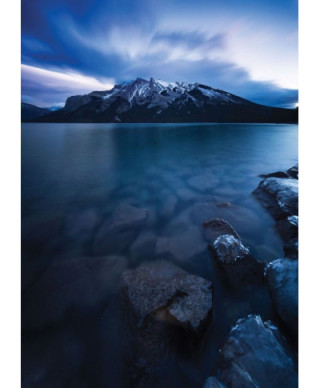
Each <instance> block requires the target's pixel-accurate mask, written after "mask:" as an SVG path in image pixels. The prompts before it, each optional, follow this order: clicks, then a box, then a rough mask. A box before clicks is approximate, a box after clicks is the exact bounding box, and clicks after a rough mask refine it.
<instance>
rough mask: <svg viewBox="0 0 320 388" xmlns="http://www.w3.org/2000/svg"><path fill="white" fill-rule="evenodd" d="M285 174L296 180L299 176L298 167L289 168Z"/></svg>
mask: <svg viewBox="0 0 320 388" xmlns="http://www.w3.org/2000/svg"><path fill="white" fill-rule="evenodd" d="M287 173H288V174H289V175H290V176H291V177H292V178H295V179H298V175H299V168H298V165H297V164H296V165H295V166H293V167H291V168H289V170H287Z"/></svg>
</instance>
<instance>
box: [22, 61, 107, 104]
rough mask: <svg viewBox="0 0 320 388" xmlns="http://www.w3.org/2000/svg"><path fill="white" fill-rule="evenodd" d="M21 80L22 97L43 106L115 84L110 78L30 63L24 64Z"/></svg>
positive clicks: (26, 100)
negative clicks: (102, 78) (103, 78)
mask: <svg viewBox="0 0 320 388" xmlns="http://www.w3.org/2000/svg"><path fill="white" fill-rule="evenodd" d="M21 82H22V99H23V100H24V101H25V102H32V103H38V104H39V105H42V106H45V105H47V106H50V105H56V104H60V103H61V102H62V101H65V99H66V98H67V97H68V96H70V95H73V94H82V93H89V92H92V91H93V90H108V89H111V88H112V87H113V86H114V81H113V80H109V79H105V80H97V79H95V78H93V77H88V76H85V75H83V74H80V73H75V72H72V71H68V70H65V72H60V71H53V70H46V69H41V68H38V67H33V66H28V65H22V68H21Z"/></svg>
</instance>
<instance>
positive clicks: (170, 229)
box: [21, 123, 298, 387]
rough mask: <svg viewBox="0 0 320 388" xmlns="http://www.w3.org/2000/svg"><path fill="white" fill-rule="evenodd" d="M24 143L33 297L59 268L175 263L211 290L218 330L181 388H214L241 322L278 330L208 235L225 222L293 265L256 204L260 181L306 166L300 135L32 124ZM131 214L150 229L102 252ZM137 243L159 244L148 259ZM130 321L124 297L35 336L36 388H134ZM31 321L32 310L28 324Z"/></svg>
mask: <svg viewBox="0 0 320 388" xmlns="http://www.w3.org/2000/svg"><path fill="white" fill-rule="evenodd" d="M21 141H22V143H21V144H22V152H21V163H22V177H21V184H22V210H21V211H22V295H24V293H25V292H29V290H30V289H31V290H32V288H33V287H34V285H35V284H37V282H38V281H39V279H41V277H42V276H43V274H44V273H45V271H47V270H48V268H50V266H52V265H54V263H57V262H58V261H61V262H67V261H69V260H73V259H75V258H81V257H93V256H101V255H122V256H124V257H126V259H127V267H128V268H134V267H137V266H138V265H139V264H141V263H142V262H144V261H148V260H157V259H159V258H164V259H167V260H170V261H172V262H174V263H175V264H176V265H178V266H180V267H181V268H183V269H185V270H187V271H189V272H191V273H193V274H196V275H200V276H202V277H205V278H207V279H209V280H210V281H212V283H213V286H214V294H213V295H214V296H213V319H212V323H211V324H210V326H209V329H208V330H207V333H206V335H205V338H204V340H203V343H202V344H201V349H199V350H197V351H195V352H194V354H193V355H192V356H189V357H185V356H184V355H176V357H175V358H174V359H175V361H174V363H173V365H168V370H174V375H172V376H171V383H172V385H170V386H172V387H179V386H182V385H183V386H185V387H199V386H201V384H203V382H204V380H205V378H206V377H208V376H209V375H210V374H211V373H212V371H214V368H215V366H216V361H217V357H218V353H219V352H218V351H219V348H221V346H222V345H223V343H224V341H225V340H226V338H227V335H228V332H229V331H230V328H231V327H232V324H234V322H235V321H236V320H237V319H238V318H240V317H242V316H245V315H246V314H249V313H257V314H260V315H261V316H262V317H263V318H264V319H271V320H273V321H275V322H277V317H276V316H275V313H274V311H273V308H272V304H271V301H270V298H269V295H268V293H267V292H266V290H265V288H264V287H258V286H256V287H254V288H253V289H252V288H251V289H244V290H242V291H241V292H239V291H237V292H234V291H232V290H230V289H228V288H227V287H226V286H225V284H224V283H223V281H222V280H221V276H220V275H219V272H218V271H217V268H216V267H215V265H214V263H213V260H212V257H211V255H210V252H209V251H208V249H207V246H208V243H207V242H206V241H205V239H204V237H203V236H202V228H203V226H202V224H203V222H204V221H208V220H210V219H212V218H215V217H219V218H223V219H225V220H227V221H228V222H229V223H230V224H231V225H232V226H233V227H234V228H235V230H236V231H237V232H238V234H239V235H240V237H241V239H242V241H243V243H244V244H245V245H246V246H248V247H249V248H250V250H251V252H252V254H253V255H254V256H255V257H256V258H257V259H258V260H264V261H271V260H273V259H275V258H279V257H283V250H282V247H283V243H282V241H281V239H280V237H279V236H278V234H277V233H276V231H275V230H274V224H275V222H274V220H273V219H272V217H271V216H270V215H269V213H268V212H267V211H266V210H265V209H264V208H263V207H262V206H261V205H260V203H259V202H257V200H256V199H255V198H254V197H253V196H252V194H251V193H252V191H253V190H254V189H255V188H256V187H257V185H258V184H259V182H260V180H261V178H260V177H259V174H267V173H271V172H274V171H278V170H286V169H288V168H290V167H292V166H293V165H294V164H296V163H297V161H298V126H297V125H287V124H276V125H275V124H40V123H37V124H34V123H24V124H22V131H21ZM127 205H130V206H134V207H138V208H143V209H146V210H147V212H148V218H147V220H146V222H145V223H144V224H143V226H141V227H139V230H136V231H135V230H133V231H132V233H131V234H130V236H129V237H126V239H124V240H121V239H120V240H119V243H117V240H115V243H114V244H101V243H100V242H99V233H100V234H101V228H102V227H103V225H105V224H106V223H108V222H109V220H110V219H111V218H112V214H113V213H114V210H115V209H117V208H119V207H121V206H127ZM163 238H170V239H172V241H173V249H172V251H169V252H168V251H161V250H159V249H158V248H157V241H158V240H159V239H163ZM137 239H140V240H142V241H147V243H145V244H140V249H138V250H137V249H136V246H137V243H136V241H137ZM186 243H187V244H188V249H187V250H186V249H184V245H185V244H186ZM22 303H23V302H22ZM119 310H120V308H119V303H118V300H117V296H116V293H115V296H114V297H112V298H111V299H110V300H109V301H108V303H107V304H104V305H101V306H99V307H97V308H93V309H91V310H90V311H89V312H88V311H87V312H86V315H85V319H78V318H77V317H75V316H72V314H71V315H69V318H67V319H64V320H62V321H59V322H56V323H54V324H51V325H47V326H45V327H43V328H41V329H39V330H26V331H25V332H24V333H23V336H22V379H23V382H24V385H25V386H32V387H37V386H39V387H40V386H41V387H43V386H46V387H58V386H68V387H80V386H81V387H87V386H90V387H109V386H110V387H118V386H119V387H121V386H123V385H122V384H123V373H124V372H123V363H122V356H121V351H120V349H119V348H120V345H119V344H120V342H121V338H122V336H123V330H124V328H123V327H122V325H121V318H120V312H119ZM28 314H29V312H28V311H24V306H23V319H24V316H28ZM277 323H278V322H277ZM165 384H166V385H168V384H167V382H166V383H165ZM160 386H161V385H160Z"/></svg>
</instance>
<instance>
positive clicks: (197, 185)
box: [187, 174, 219, 192]
mask: <svg viewBox="0 0 320 388" xmlns="http://www.w3.org/2000/svg"><path fill="white" fill-rule="evenodd" d="M187 183H188V185H189V186H190V187H191V188H192V189H195V190H198V191H203V192H206V191H212V190H213V189H214V188H215V187H216V186H217V185H218V184H219V179H218V178H217V177H215V176H213V175H211V174H203V175H196V176H194V177H192V178H190V179H188V181H187Z"/></svg>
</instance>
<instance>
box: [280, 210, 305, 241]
mask: <svg viewBox="0 0 320 388" xmlns="http://www.w3.org/2000/svg"><path fill="white" fill-rule="evenodd" d="M298 226H299V217H298V216H289V217H286V218H283V219H281V220H279V221H278V222H277V225H276V228H277V230H278V232H279V234H280V236H281V238H282V240H283V241H284V242H285V243H287V242H289V241H291V240H292V239H295V238H297V237H298Z"/></svg>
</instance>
